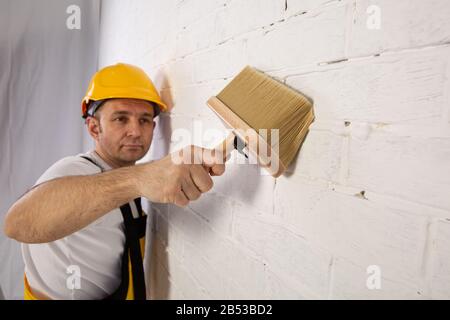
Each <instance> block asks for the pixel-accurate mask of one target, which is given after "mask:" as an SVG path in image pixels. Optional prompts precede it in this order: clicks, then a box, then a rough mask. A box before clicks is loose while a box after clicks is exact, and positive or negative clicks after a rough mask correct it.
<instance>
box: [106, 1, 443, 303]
mask: <svg viewBox="0 0 450 320" xmlns="http://www.w3.org/2000/svg"><path fill="white" fill-rule="evenodd" d="M371 6H372V7H371ZM373 6H375V7H373ZM369 7H370V8H375V9H377V8H378V9H379V12H380V18H381V20H380V29H370V28H368V24H367V21H368V19H373V18H374V15H373V14H374V13H373V12H374V11H370V10H369V12H368V11H367V9H368V8H369ZM448 17H450V2H449V1H448V0H433V1H431V0H430V1H423V0H399V1H391V0H340V1H339V0H335V1H326V0H320V1H319V0H314V1H312V0H258V1H255V0H249V1H247V0H214V1H212V0H167V1H156V0H153V1H148V0H134V1H126V2H125V1H120V0H108V1H104V2H103V4H102V24H101V30H102V32H101V48H100V64H101V65H107V64H111V63H115V62H117V61H124V62H129V63H135V64H138V65H140V66H142V67H143V68H145V70H146V71H147V72H148V73H149V74H150V75H151V77H152V78H153V79H154V81H155V84H156V85H157V87H158V88H159V89H160V90H161V92H162V96H163V98H164V100H165V101H166V102H167V103H168V104H169V105H170V106H171V108H172V110H171V112H170V113H169V114H165V115H162V116H161V117H160V119H159V121H158V126H157V133H156V136H155V140H154V143H153V147H152V156H153V157H160V156H162V155H164V154H167V153H168V152H169V151H170V150H173V149H174V148H175V147H177V146H179V143H178V142H177V141H175V139H174V137H172V139H171V132H173V131H174V130H176V129H179V128H184V129H186V130H189V131H190V132H194V131H195V130H196V129H198V128H199V126H201V127H203V129H205V130H206V129H211V128H220V129H221V128H223V126H222V124H221V122H220V121H219V120H218V119H217V118H216V117H215V115H214V114H213V113H212V112H211V111H210V110H209V109H208V108H207V107H206V104H205V101H206V100H207V98H208V97H209V96H211V95H213V94H216V93H217V92H218V91H220V90H221V89H222V88H223V87H224V86H225V85H226V84H227V83H228V81H230V79H231V78H232V77H233V76H234V75H235V74H236V73H237V72H238V71H240V69H241V68H242V67H243V66H244V65H246V64H250V65H253V66H255V67H257V68H259V69H261V70H263V71H265V72H267V73H269V74H270V75H272V76H274V77H276V78H278V79H279V80H281V81H284V82H285V83H286V84H288V85H290V86H292V87H294V88H296V89H297V90H300V91H302V92H304V93H305V94H307V95H308V96H309V97H311V98H312V99H313V100H314V108H315V113H316V121H315V123H314V124H313V126H312V127H311V130H310V132H309V134H308V137H307V139H306V141H305V143H304V145H303V147H302V150H301V152H300V154H299V155H298V157H297V158H296V160H295V162H294V163H293V164H292V165H291V166H290V168H289V169H288V172H287V174H285V175H284V176H282V177H280V178H279V179H277V180H276V181H275V180H274V179H273V178H272V177H270V176H267V175H261V171H260V169H259V168H258V167H257V166H255V165H239V164H237V163H231V164H229V165H228V166H227V171H226V173H225V175H224V176H223V177H215V178H214V181H215V186H214V188H213V190H212V191H211V192H210V193H208V194H206V195H204V196H203V197H201V198H200V199H199V200H197V201H195V202H192V203H191V204H190V205H189V206H188V207H187V208H184V209H181V208H178V207H175V206H172V205H160V204H158V205H155V206H154V208H155V210H154V217H153V218H154V219H152V235H151V237H150V238H151V239H152V241H151V245H150V243H149V246H148V251H147V255H149V257H150V259H149V260H148V261H150V262H149V263H148V266H146V267H147V273H148V280H149V283H150V289H149V292H150V293H151V296H152V297H153V298H159V299H177V298H181V299H203V298H224V299H239V298H247V299H248V298H250V299H251V298H261V299H311V298H320V299H329V298H331V299H365V298H368V299H385V298H387V299H399V298H407V299H424V298H425V299H429V298H437V299H440V298H447V299H448V298H450V255H449V247H450V227H449V226H450V224H449V221H450V196H449V195H450V116H449V114H450V112H449V110H450V100H449V99H450V98H449V97H450V19H449V18H448ZM370 21H373V20H370ZM219 140H220V137H213V138H210V139H209V140H208V139H206V138H205V137H202V136H201V135H195V136H193V138H192V141H191V142H192V143H195V144H198V145H203V146H212V145H213V144H214V142H217V141H219ZM239 159H241V156H238V157H237V158H235V159H234V160H239ZM235 162H236V161H235ZM372 265H375V266H378V267H379V268H380V269H379V270H380V272H381V288H379V289H369V288H368V287H367V285H366V282H367V281H368V278H369V279H370V277H371V274H370V273H368V271H367V268H368V267H369V266H372Z"/></svg>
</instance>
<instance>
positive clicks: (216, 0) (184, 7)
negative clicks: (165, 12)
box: [176, 0, 230, 29]
mask: <svg viewBox="0 0 450 320" xmlns="http://www.w3.org/2000/svg"><path fill="white" fill-rule="evenodd" d="M229 1H230V0H209V1H203V0H186V1H182V2H180V3H179V6H178V10H177V15H176V19H177V20H178V23H179V26H180V29H181V28H184V27H187V26H189V25H190V24H192V23H195V22H196V21H198V20H200V19H203V18H204V16H205V15H208V14H211V13H212V12H214V11H215V10H217V9H218V8H220V7H222V6H224V5H225V4H227V3H228V2H229Z"/></svg>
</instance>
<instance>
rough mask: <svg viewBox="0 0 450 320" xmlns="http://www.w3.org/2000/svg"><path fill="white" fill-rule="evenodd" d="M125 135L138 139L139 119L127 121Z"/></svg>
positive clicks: (139, 131)
mask: <svg viewBox="0 0 450 320" xmlns="http://www.w3.org/2000/svg"><path fill="white" fill-rule="evenodd" d="M127 135H128V136H133V137H139V136H140V135H141V125H140V123H139V119H132V120H130V121H128V127H127Z"/></svg>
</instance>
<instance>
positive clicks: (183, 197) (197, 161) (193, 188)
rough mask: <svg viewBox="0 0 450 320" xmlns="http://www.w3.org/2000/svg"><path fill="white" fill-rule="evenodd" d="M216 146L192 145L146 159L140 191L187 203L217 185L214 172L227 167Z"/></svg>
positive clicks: (162, 199) (161, 199)
mask: <svg viewBox="0 0 450 320" xmlns="http://www.w3.org/2000/svg"><path fill="white" fill-rule="evenodd" d="M223 162H224V159H222V158H221V157H220V156H217V157H216V155H215V150H210V149H204V148H201V147H197V146H188V147H186V148H183V149H181V150H179V151H176V152H174V153H172V154H169V155H168V156H166V157H165V158H163V159H161V160H158V161H153V162H150V163H146V164H144V165H142V167H141V173H142V174H141V175H140V177H139V182H138V183H139V186H138V188H139V191H140V194H141V195H142V196H143V197H145V198H147V199H149V200H151V201H153V202H161V203H173V204H176V205H178V206H181V207H184V206H186V205H187V204H189V201H192V200H197V199H198V198H199V197H200V196H201V194H202V193H205V192H207V191H209V190H211V188H212V187H213V181H212V179H211V177H210V175H211V176H220V175H222V174H223V173H224V171H225V165H224V164H223Z"/></svg>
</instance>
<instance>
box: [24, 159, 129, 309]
mask: <svg viewBox="0 0 450 320" xmlns="http://www.w3.org/2000/svg"><path fill="white" fill-rule="evenodd" d="M81 155H85V156H88V157H90V158H91V159H93V160H94V161H95V162H96V163H97V164H99V165H100V166H101V167H102V168H103V169H104V171H106V170H110V169H111V167H110V166H109V165H108V164H107V163H106V162H105V161H103V160H102V159H101V158H100V157H99V156H98V154H97V153H95V152H94V151H89V152H87V153H85V154H78V155H76V156H70V157H66V158H63V159H61V160H59V161H57V162H56V163H55V164H53V165H52V166H51V167H50V168H49V169H47V171H45V172H44V174H43V175H42V176H41V177H40V178H39V179H38V180H37V182H36V184H35V185H37V184H40V183H42V182H45V181H48V180H51V179H55V178H59V177H64V176H71V175H91V174H97V173H100V172H101V170H100V168H99V167H97V166H96V165H94V164H93V163H91V162H90V161H88V160H86V159H84V158H81V157H80V156H81ZM130 206H131V210H132V213H133V216H134V217H137V216H138V212H137V208H136V206H135V204H134V202H133V201H131V202H130ZM124 245H125V233H124V224H123V218H122V213H121V211H120V209H119V208H116V209H114V210H112V211H110V212H109V213H107V214H105V215H103V216H102V217H101V218H99V219H97V220H96V221H94V222H92V223H91V224H90V225H88V226H87V227H85V228H84V229H82V230H79V231H77V232H75V233H73V234H71V235H69V236H67V237H64V238H62V239H59V240H56V241H53V242H49V243H42V244H25V243H23V244H22V256H23V259H24V262H25V274H26V277H27V280H28V283H29V285H30V287H31V289H32V291H33V292H36V293H42V294H44V295H45V296H47V297H49V298H51V299H65V300H71V299H102V298H105V297H106V296H108V295H110V294H111V293H113V292H114V291H115V290H116V289H117V287H118V286H119V284H120V281H121V261H122V260H121V257H122V253H123V250H124ZM78 271H79V273H78ZM78 274H79V275H80V276H81V277H80V282H79V284H80V288H79V289H78V288H77V281H76V280H75V279H74V278H73V277H74V276H77V275H78Z"/></svg>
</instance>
